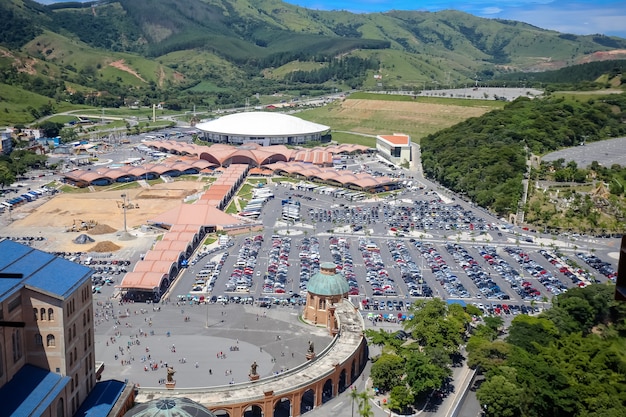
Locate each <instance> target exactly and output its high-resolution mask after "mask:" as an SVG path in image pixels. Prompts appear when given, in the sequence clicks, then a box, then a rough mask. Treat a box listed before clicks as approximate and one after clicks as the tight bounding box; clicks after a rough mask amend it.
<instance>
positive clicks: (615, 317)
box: [467, 284, 626, 417]
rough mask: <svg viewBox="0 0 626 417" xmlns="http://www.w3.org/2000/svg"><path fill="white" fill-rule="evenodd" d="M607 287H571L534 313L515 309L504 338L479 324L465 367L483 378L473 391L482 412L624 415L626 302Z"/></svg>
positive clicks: (536, 416) (531, 416)
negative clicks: (515, 311) (469, 367)
mask: <svg viewBox="0 0 626 417" xmlns="http://www.w3.org/2000/svg"><path fill="white" fill-rule="evenodd" d="M613 291H614V288H613V287H611V286H606V285H600V284H597V285H591V286H588V287H586V288H573V289H570V290H568V291H567V292H566V293H564V294H562V295H559V296H557V297H554V298H553V299H552V307H551V308H549V309H547V310H545V311H544V312H542V313H541V314H540V315H539V316H527V315H518V316H516V317H515V319H513V323H512V324H511V327H510V328H509V331H508V337H506V339H505V340H502V339H496V337H497V336H498V333H497V331H496V330H495V329H493V328H490V327H489V326H487V325H486V324H487V323H486V324H485V325H481V326H479V327H478V328H477V329H476V331H475V332H474V335H473V336H472V337H471V338H470V340H469V342H468V343H467V351H468V352H469V355H468V363H469V364H470V366H472V367H475V368H477V369H478V370H479V372H481V373H483V374H485V375H486V378H487V379H486V381H484V382H483V383H482V385H481V386H480V388H479V389H478V391H477V393H476V395H477V397H478V399H479V401H480V403H481V405H482V406H483V409H484V410H485V415H486V416H487V417H491V416H510V417H543V416H552V417H574V416H580V417H583V416H584V417H618V416H623V415H625V414H626V355H625V354H624V346H625V340H626V339H624V337H625V336H626V327H625V326H624V323H625V320H626V304H625V303H623V302H617V301H614V300H613ZM485 322H487V320H485Z"/></svg>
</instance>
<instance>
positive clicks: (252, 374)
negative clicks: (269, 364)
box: [248, 361, 260, 381]
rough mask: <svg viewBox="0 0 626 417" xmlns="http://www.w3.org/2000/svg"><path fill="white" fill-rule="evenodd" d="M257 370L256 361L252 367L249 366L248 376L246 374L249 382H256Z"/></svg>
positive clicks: (257, 377)
mask: <svg viewBox="0 0 626 417" xmlns="http://www.w3.org/2000/svg"><path fill="white" fill-rule="evenodd" d="M258 368H259V365H258V364H257V363H256V361H254V362H252V365H250V374H248V378H250V381H256V380H258V379H259V378H260V376H259V374H258V372H257V369H258Z"/></svg>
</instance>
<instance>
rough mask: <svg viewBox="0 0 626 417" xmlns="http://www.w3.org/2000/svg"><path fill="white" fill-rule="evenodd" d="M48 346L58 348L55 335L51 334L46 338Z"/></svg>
mask: <svg viewBox="0 0 626 417" xmlns="http://www.w3.org/2000/svg"><path fill="white" fill-rule="evenodd" d="M46 344H47V346H48V347H55V346H56V341H55V340H54V335H53V334H49V335H48V336H46Z"/></svg>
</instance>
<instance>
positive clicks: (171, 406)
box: [124, 397, 215, 417]
mask: <svg viewBox="0 0 626 417" xmlns="http://www.w3.org/2000/svg"><path fill="white" fill-rule="evenodd" d="M124 417H215V414H213V413H212V412H211V411H209V410H208V409H207V408H205V407H203V406H202V405H200V404H198V403H196V402H194V401H192V400H190V399H189V398H184V397H182V398H175V397H164V398H159V399H156V400H152V401H148V402H145V403H142V404H137V405H136V406H134V407H133V408H131V409H130V410H129V411H127V412H126V414H124Z"/></svg>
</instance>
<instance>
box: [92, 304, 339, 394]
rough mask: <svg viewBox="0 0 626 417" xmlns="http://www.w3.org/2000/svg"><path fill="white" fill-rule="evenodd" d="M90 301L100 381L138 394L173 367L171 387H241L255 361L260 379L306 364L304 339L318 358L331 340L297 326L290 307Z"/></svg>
mask: <svg viewBox="0 0 626 417" xmlns="http://www.w3.org/2000/svg"><path fill="white" fill-rule="evenodd" d="M94 297H95V300H96V308H97V311H96V314H97V316H96V318H95V320H96V323H95V332H96V337H95V341H96V358H97V360H100V361H104V363H105V367H104V372H103V374H102V379H105V380H106V379H119V380H128V381H129V382H133V383H135V384H138V385H139V386H141V387H158V386H160V385H162V384H163V382H164V381H163V380H164V379H165V378H166V377H167V371H166V366H173V367H174V370H175V371H176V374H175V376H174V379H175V380H176V387H177V388H192V387H206V386H215V385H227V384H230V383H240V382H245V381H247V380H248V373H249V372H250V366H251V364H252V363H253V362H255V361H256V363H257V364H258V373H259V374H260V375H261V377H266V376H269V375H272V374H274V373H279V372H281V371H285V370H287V369H290V368H293V367H295V366H297V365H299V364H302V363H304V362H306V358H305V354H306V352H307V348H308V341H309V340H311V341H312V342H313V343H314V345H315V347H316V351H318V352H319V351H321V350H323V349H324V347H325V346H327V345H328V344H329V343H330V341H331V337H330V335H329V334H328V330H327V329H326V328H322V327H314V326H311V325H308V324H305V323H303V322H301V321H300V320H299V314H300V309H295V308H291V307H278V306H275V307H273V308H271V309H267V308H261V307H257V306H253V305H244V304H229V305H226V306H223V305H221V304H208V305H193V304H191V305H190V304H189V303H185V304H182V305H179V303H178V302H176V301H174V300H172V301H170V302H168V303H167V302H166V303H162V304H143V303H125V304H122V305H120V303H119V300H118V299H115V298H114V299H112V300H111V301H110V304H108V308H107V307H106V305H107V302H108V297H106V296H103V295H102V294H95V295H94ZM112 314H114V315H115V317H117V320H116V319H114V318H113V317H112ZM207 324H208V327H207ZM166 364H167V365H166Z"/></svg>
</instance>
